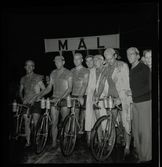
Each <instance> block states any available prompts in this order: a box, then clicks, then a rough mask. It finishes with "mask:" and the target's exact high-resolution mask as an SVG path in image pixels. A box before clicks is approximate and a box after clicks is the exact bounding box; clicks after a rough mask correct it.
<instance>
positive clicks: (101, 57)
mask: <svg viewBox="0 0 162 167" xmlns="http://www.w3.org/2000/svg"><path fill="white" fill-rule="evenodd" d="M94 58H97V59H101V60H104V57H103V56H102V55H100V54H97V55H95V56H94Z"/></svg>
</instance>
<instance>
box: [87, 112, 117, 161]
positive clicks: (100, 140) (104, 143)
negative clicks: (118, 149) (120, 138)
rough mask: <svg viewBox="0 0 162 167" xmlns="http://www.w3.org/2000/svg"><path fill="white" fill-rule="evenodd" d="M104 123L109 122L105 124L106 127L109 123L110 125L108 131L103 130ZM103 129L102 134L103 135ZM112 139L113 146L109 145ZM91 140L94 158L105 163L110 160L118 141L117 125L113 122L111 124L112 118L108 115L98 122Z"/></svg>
mask: <svg viewBox="0 0 162 167" xmlns="http://www.w3.org/2000/svg"><path fill="white" fill-rule="evenodd" d="M104 121H107V122H105V123H106V125H107V123H108V125H109V126H107V129H106V128H105V129H104V128H103V122H104ZM105 127H106V126H105ZM99 128H100V129H99ZM101 128H102V133H101ZM99 135H100V137H99ZM110 137H111V146H110V145H109V144H110V143H109V142H110ZM90 140H91V141H90V146H91V151H92V155H93V157H94V158H95V159H96V160H97V161H99V162H103V161H105V160H106V159H108V157H109V156H110V154H111V152H112V150H113V148H114V144H115V140H116V130H115V125H114V123H113V122H112V121H111V122H110V117H109V116H108V115H105V116H102V117H100V118H99V119H98V120H97V121H96V123H95V124H94V127H93V129H92V132H91V139H90Z"/></svg>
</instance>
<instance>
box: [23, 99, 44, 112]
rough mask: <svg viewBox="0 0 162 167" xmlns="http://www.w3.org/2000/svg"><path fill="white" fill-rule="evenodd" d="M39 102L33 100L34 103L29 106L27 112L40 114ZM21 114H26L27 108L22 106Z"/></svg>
mask: <svg viewBox="0 0 162 167" xmlns="http://www.w3.org/2000/svg"><path fill="white" fill-rule="evenodd" d="M40 103H41V102H35V103H34V105H33V106H31V107H30V109H29V114H33V113H37V114H41V113H42V109H41V104H40ZM22 114H27V108H25V107H23V109H22Z"/></svg>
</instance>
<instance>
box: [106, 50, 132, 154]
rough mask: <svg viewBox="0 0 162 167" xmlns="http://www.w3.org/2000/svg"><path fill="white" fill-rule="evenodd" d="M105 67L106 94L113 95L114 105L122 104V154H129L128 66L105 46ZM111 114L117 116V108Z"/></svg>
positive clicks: (129, 101) (129, 99)
mask: <svg viewBox="0 0 162 167" xmlns="http://www.w3.org/2000/svg"><path fill="white" fill-rule="evenodd" d="M104 56H105V60H106V62H107V67H106V68H105V71H104V76H105V78H106V81H107V83H108V94H107V96H110V95H111V96H113V97H115V99H116V100H115V103H116V105H119V104H120V103H121V104H122V111H121V112H119V114H120V117H118V118H121V122H122V125H123V127H124V137H125V142H126V145H125V149H124V156H126V155H129V154H130V142H131V103H132V97H131V95H127V91H128V90H130V85H129V68H128V65H127V64H126V63H125V62H123V61H120V60H117V59H116V58H117V54H116V52H115V50H114V49H113V48H107V49H106V50H105V51H104ZM113 114H114V116H115V117H117V110H113Z"/></svg>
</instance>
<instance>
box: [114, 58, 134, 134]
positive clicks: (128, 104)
mask: <svg viewBox="0 0 162 167" xmlns="http://www.w3.org/2000/svg"><path fill="white" fill-rule="evenodd" d="M112 80H113V81H114V82H115V85H116V89H117V91H118V94H119V98H120V100H121V103H122V114H121V115H122V123H123V126H124V127H125V130H126V132H127V133H128V134H130V133H131V119H132V109H131V108H132V103H133V101H132V97H131V96H127V95H126V94H125V92H126V91H127V90H130V84H129V68H128V65H127V64H126V63H125V62H122V61H118V60H117V61H116V67H115V69H114V72H113V73H112Z"/></svg>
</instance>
